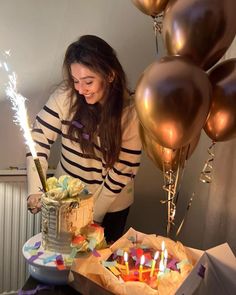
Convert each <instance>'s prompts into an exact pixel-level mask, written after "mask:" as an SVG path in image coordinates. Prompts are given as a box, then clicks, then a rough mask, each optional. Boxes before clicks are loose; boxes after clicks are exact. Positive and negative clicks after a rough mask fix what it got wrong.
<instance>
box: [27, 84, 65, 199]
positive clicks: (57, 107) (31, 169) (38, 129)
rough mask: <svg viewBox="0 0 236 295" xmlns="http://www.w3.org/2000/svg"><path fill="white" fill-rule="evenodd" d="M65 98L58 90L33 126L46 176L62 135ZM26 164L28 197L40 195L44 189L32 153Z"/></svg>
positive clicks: (28, 155) (38, 154)
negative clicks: (51, 157) (51, 156)
mask: <svg viewBox="0 0 236 295" xmlns="http://www.w3.org/2000/svg"><path fill="white" fill-rule="evenodd" d="M65 96H66V93H65V92H62V91H61V90H56V91H55V92H54V93H53V94H52V95H51V96H50V98H49V100H48V102H47V103H46V104H45V106H44V107H43V109H42V110H41V111H40V112H39V113H38V115H37V116H36V120H35V122H34V125H33V129H32V138H33V140H34V142H35V149H36V152H37V157H38V158H39V161H40V164H41V166H42V170H43V173H44V176H46V172H47V169H48V159H49V156H50V149H51V146H52V145H53V143H54V142H55V141H56V139H57V137H58V135H60V134H61V126H62V124H61V121H62V114H63V111H62V109H63V104H64V101H65ZM26 164H27V180H28V195H30V194H35V193H38V192H39V191H40V188H42V185H41V182H40V179H39V176H38V173H37V170H36V167H35V164H34V159H33V157H32V155H31V153H30V152H27V154H26Z"/></svg>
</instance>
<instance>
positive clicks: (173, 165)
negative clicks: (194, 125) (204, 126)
mask: <svg viewBox="0 0 236 295" xmlns="http://www.w3.org/2000/svg"><path fill="white" fill-rule="evenodd" d="M139 133H140V137H141V140H142V144H143V149H144V151H145V152H146V154H147V156H148V157H149V158H150V159H151V160H152V161H153V163H154V164H155V165H156V167H158V168H159V169H160V170H162V171H163V169H164V170H165V171H169V170H171V171H173V172H174V171H176V170H177V169H178V167H179V168H184V165H185V161H186V160H187V159H189V158H190V156H191V155H192V154H193V152H194V150H195V148H196V146H197V144H198V142H199V139H200V134H199V135H197V136H196V137H195V138H194V139H193V141H192V142H190V144H188V145H186V146H184V147H181V148H178V149H169V148H165V147H163V146H161V145H159V144H158V143H157V142H156V141H155V140H154V139H153V138H151V137H150V136H149V135H148V133H147V132H145V129H144V128H143V127H142V126H141V125H140V128H139Z"/></svg>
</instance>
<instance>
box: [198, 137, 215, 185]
mask: <svg viewBox="0 0 236 295" xmlns="http://www.w3.org/2000/svg"><path fill="white" fill-rule="evenodd" d="M214 146H215V142H214V141H212V143H211V145H210V146H209V148H208V150H207V152H208V154H209V158H208V159H207V161H206V162H205V165H204V167H203V169H202V171H201V174H200V178H199V180H200V181H201V182H204V183H211V181H212V170H213V166H212V164H213V162H214V158H215V154H214V152H213V148H214Z"/></svg>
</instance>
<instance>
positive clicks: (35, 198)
mask: <svg viewBox="0 0 236 295" xmlns="http://www.w3.org/2000/svg"><path fill="white" fill-rule="evenodd" d="M41 196H42V194H33V195H29V196H28V198H27V209H28V210H29V211H30V213H32V214H36V213H38V212H39V211H41V207H42V203H41Z"/></svg>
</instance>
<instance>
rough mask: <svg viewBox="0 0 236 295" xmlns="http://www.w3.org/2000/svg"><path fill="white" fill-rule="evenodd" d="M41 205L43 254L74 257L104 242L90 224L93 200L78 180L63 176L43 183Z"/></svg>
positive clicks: (97, 230) (100, 230)
mask: <svg viewBox="0 0 236 295" xmlns="http://www.w3.org/2000/svg"><path fill="white" fill-rule="evenodd" d="M41 201H42V246H43V248H44V249H45V250H49V251H53V252H59V253H71V252H72V251H73V250H74V252H75V253H76V252H78V251H87V250H89V249H90V250H92V249H94V248H96V247H97V246H98V245H99V244H101V243H102V242H103V241H104V234H103V228H101V227H100V226H98V225H95V224H93V207H94V205H93V196H92V195H91V194H89V192H88V191H87V189H86V187H85V185H84V184H83V183H82V182H81V181H80V180H79V179H75V178H72V177H70V176H67V175H63V176H61V177H60V178H59V179H57V178H56V177H51V178H49V179H47V192H46V193H44V194H43V196H42V199H41ZM75 253H74V254H75ZM73 256H74V255H73Z"/></svg>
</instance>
